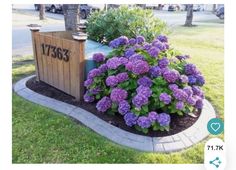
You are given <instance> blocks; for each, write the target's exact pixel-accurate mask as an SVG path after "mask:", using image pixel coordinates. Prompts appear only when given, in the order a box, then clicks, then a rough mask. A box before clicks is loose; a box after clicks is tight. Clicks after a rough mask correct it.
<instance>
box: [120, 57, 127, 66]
mask: <svg viewBox="0 0 236 170" xmlns="http://www.w3.org/2000/svg"><path fill="white" fill-rule="evenodd" d="M128 62H129V60H128V59H127V58H125V57H120V58H119V63H120V64H123V65H125V64H127V63H128Z"/></svg>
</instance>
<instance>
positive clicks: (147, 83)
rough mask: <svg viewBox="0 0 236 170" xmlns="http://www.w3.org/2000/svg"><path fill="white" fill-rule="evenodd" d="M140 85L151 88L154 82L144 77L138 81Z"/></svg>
mask: <svg viewBox="0 0 236 170" xmlns="http://www.w3.org/2000/svg"><path fill="white" fill-rule="evenodd" d="M138 85H140V86H145V87H151V86H152V80H151V79H150V78H148V77H147V76H143V77H141V78H139V79H138Z"/></svg>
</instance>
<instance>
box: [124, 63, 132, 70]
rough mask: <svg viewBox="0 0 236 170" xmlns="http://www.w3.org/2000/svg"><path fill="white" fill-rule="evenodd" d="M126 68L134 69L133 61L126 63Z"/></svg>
mask: <svg viewBox="0 0 236 170" xmlns="http://www.w3.org/2000/svg"><path fill="white" fill-rule="evenodd" d="M125 69H126V70H128V71H132V69H133V63H132V62H128V63H126V64H125Z"/></svg>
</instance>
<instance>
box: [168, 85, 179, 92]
mask: <svg viewBox="0 0 236 170" xmlns="http://www.w3.org/2000/svg"><path fill="white" fill-rule="evenodd" d="M168 87H169V89H170V90H172V91H175V90H177V89H178V88H179V87H178V86H177V85H176V84H170V85H169V86H168Z"/></svg>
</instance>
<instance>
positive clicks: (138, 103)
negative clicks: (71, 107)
mask: <svg viewBox="0 0 236 170" xmlns="http://www.w3.org/2000/svg"><path fill="white" fill-rule="evenodd" d="M109 45H110V47H112V48H113V50H112V52H110V53H109V54H108V55H107V56H105V55H104V54H103V53H96V54H94V56H93V59H94V61H95V62H96V63H97V68H94V69H92V70H91V71H90V72H89V73H88V75H87V80H86V81H85V82H84V86H85V88H86V92H85V94H84V101H85V102H91V103H92V102H95V103H96V108H97V110H98V111H99V112H103V113H105V112H106V113H111V112H112V113H113V114H120V115H122V116H123V117H124V122H125V123H126V124H127V126H129V127H135V128H136V129H137V130H140V131H142V132H144V133H147V132H148V130H149V129H153V130H156V131H158V130H161V131H164V130H167V131H168V130H169V126H170V122H171V114H178V115H179V116H185V115H186V114H188V113H190V112H195V111H198V110H201V109H202V107H203V99H204V93H203V91H202V90H201V86H203V85H204V84H205V79H204V76H203V75H202V74H201V72H200V71H199V70H198V68H197V66H196V65H194V64H192V63H189V62H187V59H188V58H190V56H189V55H181V54H180V53H179V52H177V51H175V50H174V49H173V48H171V47H170V45H169V43H168V38H167V37H166V36H165V35H159V36H158V37H156V39H154V40H153V42H150V43H149V42H146V41H145V38H144V37H142V36H140V35H139V36H137V37H136V38H131V39H128V38H127V37H125V36H121V37H119V38H116V39H114V40H112V41H111V42H110V44H109Z"/></svg>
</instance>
